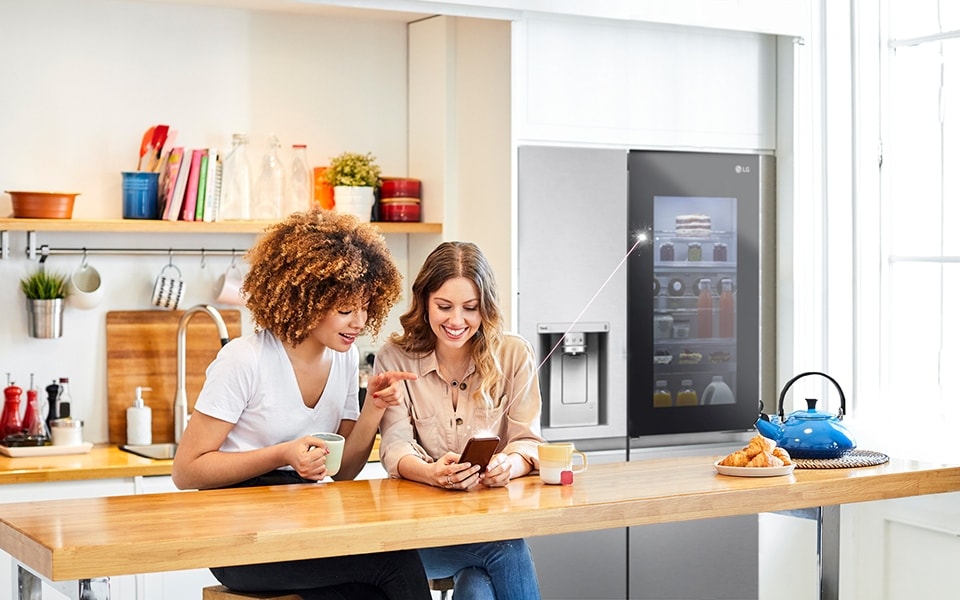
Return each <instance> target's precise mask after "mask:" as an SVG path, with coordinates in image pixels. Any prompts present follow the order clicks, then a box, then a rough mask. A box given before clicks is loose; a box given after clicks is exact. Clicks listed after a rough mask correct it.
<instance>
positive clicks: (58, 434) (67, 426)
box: [50, 418, 83, 446]
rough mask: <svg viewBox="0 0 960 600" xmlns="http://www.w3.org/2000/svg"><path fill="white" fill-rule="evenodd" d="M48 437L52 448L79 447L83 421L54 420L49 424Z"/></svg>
mask: <svg viewBox="0 0 960 600" xmlns="http://www.w3.org/2000/svg"><path fill="white" fill-rule="evenodd" d="M50 435H51V439H52V441H53V445H54V446H79V445H81V444H83V421H81V420H80V419H73V418H66V419H54V420H53V421H51V422H50Z"/></svg>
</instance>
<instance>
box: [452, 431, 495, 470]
mask: <svg viewBox="0 0 960 600" xmlns="http://www.w3.org/2000/svg"><path fill="white" fill-rule="evenodd" d="M499 444H500V438H499V437H498V436H495V435H493V436H489V437H472V438H470V439H469V440H467V445H466V446H464V448H463V452H462V453H461V454H460V460H459V461H458V462H461V463H470V464H471V465H480V468H481V469H486V468H487V465H489V464H490V459H491V458H493V453H494V452H496V451H497V446H498V445H499Z"/></svg>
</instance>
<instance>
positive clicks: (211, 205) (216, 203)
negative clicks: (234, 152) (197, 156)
mask: <svg viewBox="0 0 960 600" xmlns="http://www.w3.org/2000/svg"><path fill="white" fill-rule="evenodd" d="M222 177H223V162H222V161H221V160H220V153H219V152H218V151H217V149H216V148H208V149H207V200H206V205H205V206H204V208H203V220H204V221H206V222H207V223H212V222H214V221H219V220H220V181H221V179H222Z"/></svg>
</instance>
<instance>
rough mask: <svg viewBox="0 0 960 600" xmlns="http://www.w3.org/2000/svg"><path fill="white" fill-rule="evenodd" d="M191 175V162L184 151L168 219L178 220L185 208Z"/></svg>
mask: <svg viewBox="0 0 960 600" xmlns="http://www.w3.org/2000/svg"><path fill="white" fill-rule="evenodd" d="M189 175H190V162H189V161H188V160H187V153H186V151H184V153H183V158H182V159H181V160H180V170H179V171H178V172H177V179H176V183H175V184H174V185H173V195H172V197H171V198H170V206H169V208H170V210H169V211H168V212H167V216H166V219H167V220H168V221H177V220H179V219H180V214H181V212H182V210H181V209H182V208H183V198H184V196H185V195H186V191H187V177H188V176H189Z"/></svg>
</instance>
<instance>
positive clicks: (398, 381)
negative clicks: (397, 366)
mask: <svg viewBox="0 0 960 600" xmlns="http://www.w3.org/2000/svg"><path fill="white" fill-rule="evenodd" d="M416 378H417V376H416V375H414V374H413V373H408V372H406V371H384V372H383V373H377V374H376V375H374V376H373V377H371V378H370V379H368V380H367V399H368V400H369V399H373V404H374V406H376V407H377V408H380V409H386V408H387V407H390V406H399V405H400V402H401V400H402V399H403V387H402V386H403V382H404V381H407V380H413V379H416Z"/></svg>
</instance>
